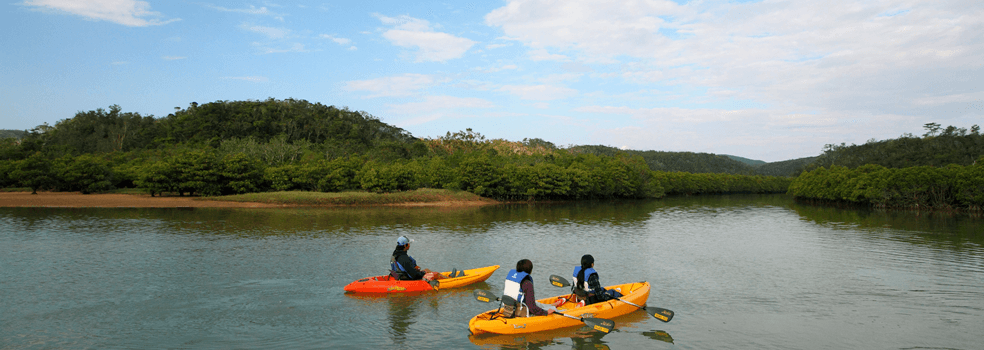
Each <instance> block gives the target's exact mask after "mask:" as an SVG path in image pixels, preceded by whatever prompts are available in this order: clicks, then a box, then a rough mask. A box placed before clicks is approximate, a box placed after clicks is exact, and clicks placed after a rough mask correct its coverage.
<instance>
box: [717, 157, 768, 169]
mask: <svg viewBox="0 0 984 350" xmlns="http://www.w3.org/2000/svg"><path fill="white" fill-rule="evenodd" d="M719 156H723V157H728V158H731V159H734V160H737V161H739V162H742V163H745V164H748V165H750V166H752V167H758V166H761V165H763V164H767V162H765V161H762V160H754V159H748V158H743V157H739V156H732V155H727V154H719Z"/></svg>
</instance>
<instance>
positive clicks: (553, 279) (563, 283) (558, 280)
mask: <svg viewBox="0 0 984 350" xmlns="http://www.w3.org/2000/svg"><path fill="white" fill-rule="evenodd" d="M550 284H552V285H553V286H554V287H569V286H570V285H571V283H570V282H567V280H566V279H564V278H563V277H560V276H557V275H550Z"/></svg>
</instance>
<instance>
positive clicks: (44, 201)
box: [0, 192, 498, 208]
mask: <svg viewBox="0 0 984 350" xmlns="http://www.w3.org/2000/svg"><path fill="white" fill-rule="evenodd" d="M492 204H498V203H497V202H494V201H487V200H481V201H438V202H404V203H388V204H374V205H371V206H402V207H473V206H484V205H492ZM362 206H365V205H360V207H362ZM295 207H333V208H335V207H354V205H338V204H320V205H307V204H274V203H260V202H235V201H223V200H209V199H202V198H201V197H180V196H176V197H171V196H167V197H160V196H157V197H151V196H150V195H149V194H114V193H96V194H82V193H80V192H38V194H31V192H0V208H295Z"/></svg>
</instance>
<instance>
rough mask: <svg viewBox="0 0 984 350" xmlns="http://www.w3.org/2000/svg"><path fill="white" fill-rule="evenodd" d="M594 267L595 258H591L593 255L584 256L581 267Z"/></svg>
mask: <svg viewBox="0 0 984 350" xmlns="http://www.w3.org/2000/svg"><path fill="white" fill-rule="evenodd" d="M593 266H594V257H593V256H591V254H584V256H582V257H581V267H582V268H585V269H586V268H589V267H593Z"/></svg>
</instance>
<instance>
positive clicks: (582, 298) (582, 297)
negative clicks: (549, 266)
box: [572, 254, 622, 307]
mask: <svg viewBox="0 0 984 350" xmlns="http://www.w3.org/2000/svg"><path fill="white" fill-rule="evenodd" d="M572 288H573V290H574V294H575V295H576V296H577V300H578V304H577V306H578V307H580V306H584V305H590V304H594V303H598V302H602V301H606V300H610V299H614V298H618V297H621V296H622V293H619V292H618V291H616V290H606V289H605V288H604V287H602V286H601V282H600V281H599V277H598V272H597V271H595V269H594V257H593V256H591V254H585V255H584V256H582V257H581V266H577V267H575V268H574V286H573V287H572Z"/></svg>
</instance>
